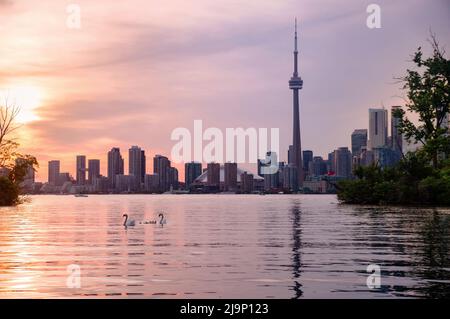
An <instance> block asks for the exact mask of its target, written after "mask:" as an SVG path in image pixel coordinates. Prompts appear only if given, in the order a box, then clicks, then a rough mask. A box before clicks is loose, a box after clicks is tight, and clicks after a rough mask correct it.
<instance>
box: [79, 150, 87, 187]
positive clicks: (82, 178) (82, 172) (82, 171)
mask: <svg viewBox="0 0 450 319" xmlns="http://www.w3.org/2000/svg"><path fill="white" fill-rule="evenodd" d="M85 183H86V156H84V155H77V184H78V185H84V184H85Z"/></svg>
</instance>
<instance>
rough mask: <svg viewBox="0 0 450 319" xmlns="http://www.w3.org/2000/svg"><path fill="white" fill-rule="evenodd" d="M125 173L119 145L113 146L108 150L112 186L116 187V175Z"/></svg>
mask: <svg viewBox="0 0 450 319" xmlns="http://www.w3.org/2000/svg"><path fill="white" fill-rule="evenodd" d="M123 174H124V163H123V157H122V155H121V154H120V149H119V148H118V147H113V148H112V149H111V150H110V151H109V152H108V178H109V181H110V184H111V187H112V188H113V189H114V188H115V183H116V175H123Z"/></svg>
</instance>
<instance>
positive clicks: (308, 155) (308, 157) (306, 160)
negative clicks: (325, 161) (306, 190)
mask: <svg viewBox="0 0 450 319" xmlns="http://www.w3.org/2000/svg"><path fill="white" fill-rule="evenodd" d="M313 157H314V155H313V151H310V150H305V151H303V157H302V158H303V172H304V173H305V175H304V176H308V175H310V174H311V172H310V171H309V164H310V163H311V162H312V161H313Z"/></svg>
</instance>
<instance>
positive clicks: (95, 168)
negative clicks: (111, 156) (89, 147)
mask: <svg viewBox="0 0 450 319" xmlns="http://www.w3.org/2000/svg"><path fill="white" fill-rule="evenodd" d="M99 177H100V160H98V159H90V160H89V161H88V183H89V185H93V184H94V179H95V178H99Z"/></svg>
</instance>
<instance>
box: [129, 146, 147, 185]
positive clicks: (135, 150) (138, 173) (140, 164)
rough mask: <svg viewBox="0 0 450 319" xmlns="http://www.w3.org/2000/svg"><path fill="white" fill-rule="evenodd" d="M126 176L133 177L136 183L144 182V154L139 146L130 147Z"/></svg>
mask: <svg viewBox="0 0 450 319" xmlns="http://www.w3.org/2000/svg"><path fill="white" fill-rule="evenodd" d="M128 174H130V175H134V176H135V177H136V178H137V181H138V183H143V182H144V176H145V152H144V151H143V150H142V149H141V148H140V147H139V146H132V147H131V148H130V149H129V150H128Z"/></svg>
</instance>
